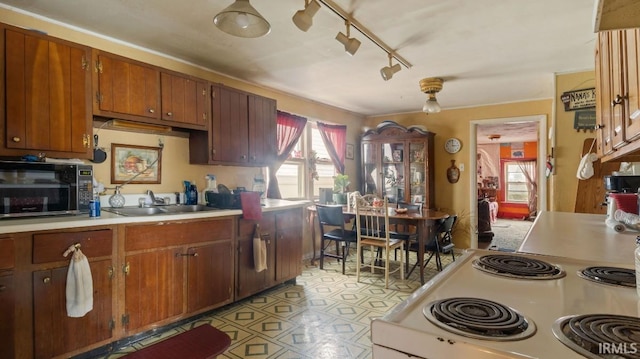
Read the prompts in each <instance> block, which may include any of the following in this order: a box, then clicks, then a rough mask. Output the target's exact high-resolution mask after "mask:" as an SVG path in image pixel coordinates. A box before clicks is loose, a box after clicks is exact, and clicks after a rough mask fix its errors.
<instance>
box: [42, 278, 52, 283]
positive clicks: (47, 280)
mask: <svg viewBox="0 0 640 359" xmlns="http://www.w3.org/2000/svg"><path fill="white" fill-rule="evenodd" d="M50 282H51V277H44V279H43V280H42V283H44V284H49V283H50Z"/></svg>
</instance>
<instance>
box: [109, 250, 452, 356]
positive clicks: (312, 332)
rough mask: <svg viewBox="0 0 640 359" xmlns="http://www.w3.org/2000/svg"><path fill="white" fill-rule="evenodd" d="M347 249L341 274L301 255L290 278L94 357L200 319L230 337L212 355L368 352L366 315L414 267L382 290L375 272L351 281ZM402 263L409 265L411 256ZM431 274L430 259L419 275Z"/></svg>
mask: <svg viewBox="0 0 640 359" xmlns="http://www.w3.org/2000/svg"><path fill="white" fill-rule="evenodd" d="M354 252H355V251H353V252H352V254H350V256H349V259H348V260H347V269H346V274H345V275H343V274H342V266H341V265H340V264H339V263H338V262H337V261H336V260H335V259H328V260H326V261H325V268H324V269H323V270H321V269H319V268H318V267H317V266H312V265H310V264H309V262H308V261H307V262H305V263H304V268H303V273H302V275H300V276H299V277H298V278H297V279H296V283H295V284H285V285H282V286H278V287H276V288H273V289H270V290H268V291H265V292H263V293H260V294H258V295H255V296H253V297H251V298H248V299H246V300H243V301H240V302H238V303H234V304H231V305H228V306H226V307H223V308H221V309H218V310H216V311H215V312H213V313H212V314H210V315H208V316H206V317H201V318H199V319H197V320H194V321H192V322H189V323H187V324H185V325H182V326H180V327H176V328H174V329H171V330H169V331H166V332H164V333H161V334H158V335H156V336H153V337H149V338H146V339H144V340H141V341H139V342H137V343H135V344H133V345H132V346H129V347H126V348H121V349H119V350H117V351H115V352H113V353H111V354H109V355H107V356H102V357H100V358H103V359H115V358H119V357H121V356H123V355H125V354H126V353H129V352H132V351H134V350H138V349H140V348H143V347H145V346H148V345H151V344H153V343H156V342H158V341H159V340H162V339H165V338H168V337H170V336H172V335H175V334H178V333H182V332H184V331H186V330H189V329H191V328H193V327H196V326H199V325H213V326H214V327H216V328H218V329H220V330H222V331H224V332H226V333H227V334H228V335H229V336H230V337H231V339H232V342H231V346H230V347H229V349H228V350H227V351H226V352H225V353H224V354H223V355H221V356H219V357H218V358H233V359H238V358H256V359H266V358H282V359H284V358H287V359H293V358H310V359H311V358H313V359H329V358H336V359H338V358H339V359H347V358H371V341H370V335H369V334H370V333H369V325H370V321H371V319H373V318H376V317H380V316H382V315H384V314H385V313H386V312H387V311H389V310H390V309H391V308H393V307H394V306H395V305H396V304H398V303H400V302H401V301H403V300H404V299H406V298H407V297H408V296H409V295H410V294H411V293H412V292H413V291H414V290H416V289H417V288H419V287H420V282H419V277H418V270H417V269H416V270H415V271H414V272H413V273H412V275H411V277H410V278H409V279H406V280H400V279H399V272H398V273H395V274H392V275H391V276H390V277H391V278H390V284H389V289H385V288H384V276H383V274H382V273H381V272H376V273H375V274H371V273H370V272H363V273H361V278H360V282H357V281H356V268H355V261H354V258H355V255H354V254H353V253H354ZM456 255H457V254H456ZM442 261H443V264H444V265H445V266H446V265H448V264H449V263H451V261H452V256H451V254H442ZM409 263H415V257H412V258H411V259H410V261H409ZM316 264H317V263H316ZM435 274H437V270H436V266H435V258H434V259H432V260H431V261H430V262H429V264H428V266H427V268H426V269H425V276H426V278H425V279H427V280H428V279H429V278H431V277H432V276H434V275H435ZM185 358H188V356H185Z"/></svg>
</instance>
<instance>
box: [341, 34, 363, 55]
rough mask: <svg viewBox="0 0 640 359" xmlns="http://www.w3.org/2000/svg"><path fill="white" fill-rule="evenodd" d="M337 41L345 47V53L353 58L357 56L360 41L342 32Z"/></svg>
mask: <svg viewBox="0 0 640 359" xmlns="http://www.w3.org/2000/svg"><path fill="white" fill-rule="evenodd" d="M336 40H338V41H339V42H340V43H341V44H342V45H344V51H346V52H347V53H348V54H349V55H351V56H353V55H355V53H356V51H358V48H359V47H360V41H359V40H358V39H356V38H353V37H348V36H347V35H345V34H343V33H341V32H339V33H338V35H336Z"/></svg>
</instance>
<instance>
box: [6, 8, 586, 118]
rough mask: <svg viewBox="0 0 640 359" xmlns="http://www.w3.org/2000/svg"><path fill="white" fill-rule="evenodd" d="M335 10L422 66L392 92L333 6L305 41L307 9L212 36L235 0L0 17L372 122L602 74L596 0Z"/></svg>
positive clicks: (506, 98) (526, 94) (270, 14)
mask: <svg viewBox="0 0 640 359" xmlns="http://www.w3.org/2000/svg"><path fill="white" fill-rule="evenodd" d="M335 2H336V3H337V4H338V5H339V6H340V7H342V8H343V9H345V10H346V11H347V12H350V13H352V16H353V17H354V18H355V19H356V20H357V21H359V22H360V23H361V24H363V25H364V26H366V27H368V28H369V30H370V31H371V32H373V33H374V34H375V35H376V36H377V37H378V38H380V39H381V40H382V41H384V42H385V43H386V44H387V45H388V46H389V47H391V48H392V49H395V50H396V51H397V52H398V53H399V54H400V55H401V56H402V57H404V58H405V59H406V60H408V61H409V62H410V63H411V64H412V65H413V67H411V68H410V69H407V68H404V67H403V68H402V71H400V72H399V73H397V74H395V75H394V77H393V78H392V79H391V80H389V81H386V82H385V81H383V80H382V78H381V76H380V74H379V71H380V68H382V67H383V66H387V65H388V58H387V54H386V53H385V52H384V51H383V50H382V49H380V48H379V47H378V46H376V45H374V44H373V43H372V42H370V41H369V40H367V39H366V38H365V37H364V36H362V34H360V33H359V32H358V31H355V30H352V32H351V34H352V36H355V37H357V38H358V39H360V40H361V41H362V45H361V46H360V49H359V50H358V52H357V53H356V54H355V56H353V57H352V56H349V55H347V54H346V53H345V52H344V50H343V47H342V45H341V44H340V43H338V42H337V41H336V40H335V36H336V34H337V33H338V32H339V31H345V25H344V22H343V20H342V19H341V18H340V17H338V16H337V15H336V14H334V13H333V12H332V11H330V10H329V9H328V8H326V7H324V6H323V7H322V8H321V9H320V11H318V13H317V14H316V16H315V17H314V19H313V22H314V25H313V26H312V27H311V28H310V29H309V31H308V32H302V31H300V30H298V28H296V27H295V25H294V24H293V22H292V21H291V17H292V16H293V14H294V13H295V12H296V11H298V10H300V9H302V8H303V7H304V1H303V0H277V1H274V0H252V1H251V4H252V5H253V6H254V7H255V8H256V9H257V10H258V11H259V12H260V13H261V14H262V15H263V16H264V17H265V18H266V19H267V20H268V21H269V22H270V23H271V26H272V29H271V32H270V33H269V34H268V35H266V36H264V37H261V38H256V39H246V38H237V37H233V36H230V35H228V34H226V33H223V32H222V31H220V30H218V29H217V28H216V27H215V26H214V25H213V22H212V19H213V17H214V16H215V15H216V14H217V13H218V12H219V11H221V10H222V9H224V8H225V7H227V6H228V5H230V4H231V3H232V1H231V0H215V1H214V0H190V1H175V0H153V1H149V0H110V1H104V0H82V1H61V0H0V6H4V7H6V8H10V9H13V10H16V11H25V12H28V13H31V14H38V15H40V16H43V17H46V18H49V19H53V20H56V21H61V22H64V23H67V24H69V25H72V26H74V27H77V28H81V29H86V30H88V31H92V32H95V33H98V34H102V35H106V36H108V37H112V38H116V39H119V40H123V41H125V42H128V43H131V44H134V45H137V46H140V47H144V48H148V49H151V50H154V51H157V52H160V53H164V54H167V55H170V56H173V57H175V58H179V59H182V60H184V61H187V62H189V63H193V64H197V65H199V66H203V67H205V68H208V69H211V70H214V71H216V72H219V73H222V74H226V75H229V76H232V77H235V78H239V79H242V80H246V81H248V82H251V83H255V84H259V85H261V86H265V87H269V88H273V89H277V90H281V91H284V92H287V93H291V94H294V95H297V96H301V97H305V98H308V99H311V100H314V101H318V102H321V103H325V104H329V105H333V106H336V107H339V108H343V109H346V110H349V111H353V112H356V113H359V114H363V115H384V114H391V113H402V112H414V111H419V110H420V109H421V108H422V105H423V103H424V100H425V95H424V94H422V93H421V92H420V88H419V85H418V81H419V80H420V79H422V78H424V77H442V78H444V79H445V83H444V88H443V90H442V91H441V92H440V93H439V94H438V95H437V97H438V101H439V103H440V105H441V106H442V107H443V108H444V109H448V108H449V109H451V108H459V107H468V106H478V105H488V104H496V103H508V102H515V101H524V100H534V99H548V98H552V97H553V96H554V88H553V77H554V73H563V72H574V71H583V70H590V69H593V68H594V61H593V50H594V46H595V45H594V40H595V34H594V32H593V23H592V13H593V7H594V0H560V1H558V0H535V1H525V0H511V1H507V0H447V1H442V0H402V1H397V0H396V1H390V0H366V1H365V0H335ZM2 3H4V4H5V5H3V4H2ZM3 21H6V22H11V21H10V19H3ZM394 63H395V61H394Z"/></svg>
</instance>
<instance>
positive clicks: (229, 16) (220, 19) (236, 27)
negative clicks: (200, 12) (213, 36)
mask: <svg viewBox="0 0 640 359" xmlns="http://www.w3.org/2000/svg"><path fill="white" fill-rule="evenodd" d="M213 23H214V24H215V25H216V26H217V27H218V28H219V29H220V30H222V31H224V32H226V33H227V34H229V35H233V36H238V37H247V38H252V37H260V36H264V35H266V34H268V33H269V31H271V25H269V22H268V21H267V20H266V19H265V18H264V17H262V15H260V13H259V12H258V11H257V10H256V9H255V8H254V7H253V6H251V4H250V3H249V0H235V2H234V3H233V4H231V5H229V6H228V7H227V8H225V9H224V10H222V11H221V12H220V13H218V15H216V16H215V17H214V18H213Z"/></svg>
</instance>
